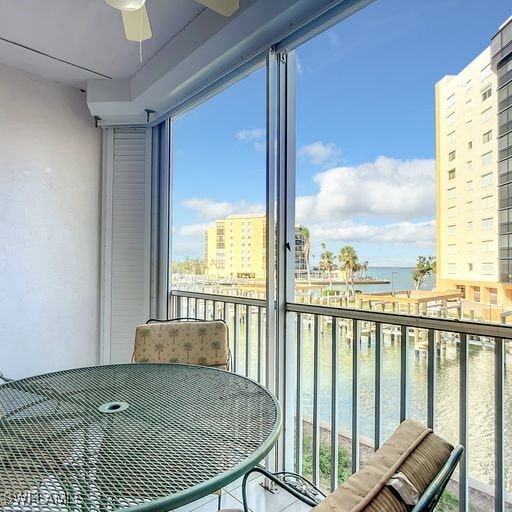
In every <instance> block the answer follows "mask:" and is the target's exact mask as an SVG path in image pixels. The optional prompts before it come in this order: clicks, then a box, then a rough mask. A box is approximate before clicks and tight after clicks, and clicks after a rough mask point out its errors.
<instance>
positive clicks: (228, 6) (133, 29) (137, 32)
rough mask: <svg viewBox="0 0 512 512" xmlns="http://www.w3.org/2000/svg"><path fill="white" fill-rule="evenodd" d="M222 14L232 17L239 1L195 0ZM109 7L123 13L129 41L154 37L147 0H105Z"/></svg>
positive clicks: (140, 40) (125, 30) (125, 31)
mask: <svg viewBox="0 0 512 512" xmlns="http://www.w3.org/2000/svg"><path fill="white" fill-rule="evenodd" d="M195 1H196V2H198V3H200V4H201V5H204V6H205V7H208V8H209V9H212V10H213V11H216V12H218V13H219V14H222V15H223V16H231V15H232V14H233V13H234V12H235V11H236V10H237V9H238V8H239V0H195ZM105 2H107V4H108V5H110V6H111V7H114V9H118V10H119V11H121V15H122V16H123V25H124V33H125V35H126V39H128V41H137V42H139V43H140V42H142V41H145V40H146V39H150V38H151V37H152V36H153V33H152V32H151V25H150V23H149V17H148V11H147V10H146V5H145V3H146V0H105Z"/></svg>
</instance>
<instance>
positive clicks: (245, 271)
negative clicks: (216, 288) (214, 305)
mask: <svg viewBox="0 0 512 512" xmlns="http://www.w3.org/2000/svg"><path fill="white" fill-rule="evenodd" d="M266 237H267V220H266V216H265V215H264V214H243V215H230V216H229V217H226V218H225V219H220V220H217V221H215V224H214V225H213V226H211V227H209V228H208V230H207V232H206V268H207V274H208V275H209V276H212V277H216V278H244V277H247V278H253V279H265V271H266Z"/></svg>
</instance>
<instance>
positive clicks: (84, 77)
mask: <svg viewBox="0 0 512 512" xmlns="http://www.w3.org/2000/svg"><path fill="white" fill-rule="evenodd" d="M371 1H372V0H240V9H239V10H238V11H236V12H235V13H234V14H233V15H232V16H230V17H224V16H221V15H220V14H218V13H216V12H214V11H212V10H210V9H205V8H204V7H203V6H201V5H200V4H198V3H197V2H195V1H194V0H147V3H146V5H147V9H148V14H149V18H150V21H151V26H152V31H153V37H152V39H150V40H148V41H145V42H144V43H143V53H144V62H143V63H142V64H141V63H140V62H139V45H138V43H134V42H130V41H127V40H126V39H125V36H124V30H123V25H122V19H121V13H120V12H119V11H117V10H116V9H113V8H111V7H109V6H108V5H107V4H106V3H105V1H104V0H0V64H5V65H8V66H12V67H15V68H17V69H21V70H23V71H28V72H30V73H34V74H37V75H39V76H41V77H43V78H47V79H50V80H56V81H58V82H62V83H64V84H66V85H70V86H73V87H78V88H83V89H86V90H87V104H88V107H89V111H90V113H91V115H94V116H98V117H99V118H100V119H101V121H100V122H101V124H103V125H118V124H137V123H146V122H147V117H146V110H147V109H149V110H153V111H154V114H153V116H152V118H153V119H159V118H160V117H161V116H165V115H167V113H168V112H169V111H170V110H172V109H174V108H177V107H178V106H180V105H182V104H183V102H184V101H186V100H188V99H189V98H192V97H194V95H196V94H197V93H198V91H201V90H204V89H205V88H207V87H208V86H210V85H211V84H212V83H215V81H216V80H218V79H219V78H220V79H222V77H224V76H226V74H229V73H230V72H231V71H234V72H236V71H237V70H239V69H240V66H243V65H244V64H246V65H247V66H248V68H249V67H250V66H251V65H252V63H253V62H254V61H255V60H257V62H261V60H259V59H260V58H264V57H263V56H264V55H265V53H266V52H267V51H268V49H269V48H270V47H271V46H272V45H274V44H276V43H277V42H279V41H281V40H282V39H283V38H284V37H286V36H287V35H289V34H290V33H293V32H294V31H296V30H298V29H299V28H300V27H301V26H303V25H304V24H305V23H310V22H311V20H317V21H318V20H319V21H318V24H317V25H315V27H316V28H315V29H314V30H315V31H316V32H318V31H319V30H323V28H325V27H326V26H328V25H329V24H330V23H334V22H335V21H336V20H337V19H342V18H344V17H346V16H348V15H350V14H351V13H353V12H355V11H356V10H357V9H359V8H361V7H362V6H364V5H366V4H368V3H370V2H371ZM308 27H310V25H308ZM308 30H310V29H309V28H308ZM299 32H300V30H299ZM308 33H310V32H308ZM301 37H303V36H302V35H301ZM255 56H257V57H255Z"/></svg>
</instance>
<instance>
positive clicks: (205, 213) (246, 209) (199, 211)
mask: <svg viewBox="0 0 512 512" xmlns="http://www.w3.org/2000/svg"><path fill="white" fill-rule="evenodd" d="M183 206H185V207H186V208H189V209H191V210H194V211H195V213H196V215H197V217H198V218H199V219H202V220H212V221H213V220H216V219H222V218H224V217H227V216H228V215H234V214H237V213H263V212H265V205H264V204H261V203H247V202H246V201H243V200H242V201H237V202H234V203H230V202H228V201H212V200H211V199H206V198H190V199H187V200H185V201H183Z"/></svg>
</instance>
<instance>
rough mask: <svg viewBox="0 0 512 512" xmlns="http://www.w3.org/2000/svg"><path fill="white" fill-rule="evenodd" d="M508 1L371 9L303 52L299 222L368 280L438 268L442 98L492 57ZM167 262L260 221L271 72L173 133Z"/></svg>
mask: <svg viewBox="0 0 512 512" xmlns="http://www.w3.org/2000/svg"><path fill="white" fill-rule="evenodd" d="M510 15H512V4H511V3H509V1H508V0H488V1H485V2H484V1H482V0H430V1H428V2H424V1H420V0H376V1H375V2H374V3H373V4H371V5H370V6H368V7H367V8H365V9H363V10H362V11H360V12H358V13H356V14H355V15H353V16H352V17H350V18H348V19H347V20H344V21H342V22H341V23H339V24H338V25H336V26H335V27H333V28H332V29H330V30H328V31H326V32H324V33H322V34H320V35H318V36H316V37H315V38H314V39H312V40H310V41H308V42H307V43H305V44H303V45H301V46H300V47H299V48H297V50H296V57H297V58H296V61H297V104H296V111H297V127H296V137H297V139H296V151H297V158H296V173H297V174H296V221H297V223H301V224H303V225H305V226H307V227H308V228H309V229H310V234H311V242H312V263H313V265H314V264H315V263H317V262H318V259H319V256H320V252H321V250H320V244H321V243H322V242H323V243H325V244H326V245H327V247H328V249H329V250H331V251H332V252H333V253H334V254H336V255H337V254H338V252H339V250H340V248H341V247H342V246H344V245H347V244H348V245H352V246H353V247H354V248H355V249H356V251H357V253H358V256H359V259H360V260H361V261H364V260H366V261H368V262H369V266H413V265H414V264H415V261H416V258H417V257H418V256H419V255H435V201H436V200H435V105H434V86H435V84H436V82H438V81H439V80H440V79H441V78H442V77H443V76H445V75H448V74H457V73H458V72H460V71H461V70H462V69H463V68H464V67H465V66H466V65H467V64H469V63H470V62H471V61H472V60H473V59H474V58H475V57H476V56H477V55H478V54H480V53H481V52H482V51H483V50H484V49H485V48H486V47H487V46H489V44H490V39H491V37H492V36H493V35H494V34H495V33H496V31H497V30H498V27H499V25H500V24H501V23H503V22H504V21H505V20H506V19H507V18H508V17H509V16H510ZM173 137H174V138H173V149H174V154H173V184H174V197H173V227H172V231H173V259H174V260H178V261H179V260H182V259H184V258H185V257H186V256H189V257H201V258H202V257H204V247H205V239H204V235H205V230H206V228H207V227H208V226H210V225H212V223H213V222H214V221H215V220H216V219H221V218H224V217H226V216H227V215H230V214H236V213H263V212H264V211H265V196H266V194H265V173H266V171H265V69H264V68H261V69H259V70H257V71H255V72H254V73H252V74H251V75H250V76H248V77H247V78H244V79H243V80H241V81H239V82H237V83H236V84H234V85H232V86H231V87H229V88H227V89H225V90H224V91H222V92H221V93H219V94H218V95H216V96H215V97H213V98H212V99H210V100H208V101H206V102H204V103H202V104H201V105H199V106H198V107H196V108H194V109H193V110H191V111H189V112H187V113H186V114H184V115H183V116H181V117H179V118H178V119H177V120H176V121H175V123H174V126H173Z"/></svg>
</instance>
